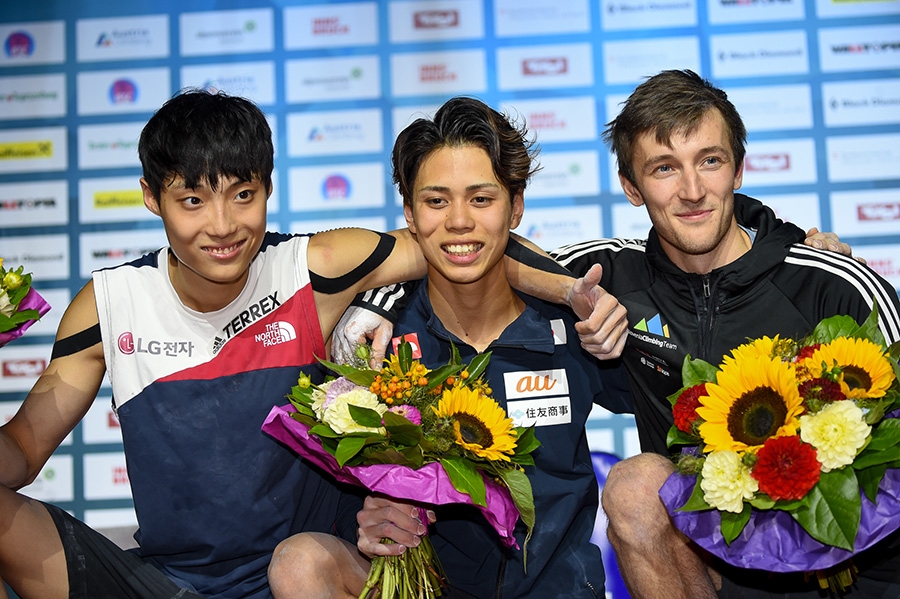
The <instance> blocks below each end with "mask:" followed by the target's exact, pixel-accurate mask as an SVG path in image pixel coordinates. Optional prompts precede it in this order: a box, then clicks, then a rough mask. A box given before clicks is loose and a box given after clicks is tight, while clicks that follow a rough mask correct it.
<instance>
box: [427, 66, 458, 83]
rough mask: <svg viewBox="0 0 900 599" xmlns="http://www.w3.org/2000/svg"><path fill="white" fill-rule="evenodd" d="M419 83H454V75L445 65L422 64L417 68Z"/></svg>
mask: <svg viewBox="0 0 900 599" xmlns="http://www.w3.org/2000/svg"><path fill="white" fill-rule="evenodd" d="M419 81H421V82H422V83H432V82H441V81H456V73H454V72H453V71H451V70H450V69H448V68H447V65H445V64H423V65H422V66H420V67H419Z"/></svg>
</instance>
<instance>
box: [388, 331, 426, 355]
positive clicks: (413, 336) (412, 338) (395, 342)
mask: <svg viewBox="0 0 900 599" xmlns="http://www.w3.org/2000/svg"><path fill="white" fill-rule="evenodd" d="M402 339H403V340H405V341H406V342H407V343H409V344H410V346H412V357H413V359H414V360H418V359H421V357H422V348H421V347H419V334H418V333H407V334H405V335H403V336H402ZM400 342H401V338H400V337H394V338H393V339H391V347H393V348H394V353H395V354H396V353H397V348H398V347H400Z"/></svg>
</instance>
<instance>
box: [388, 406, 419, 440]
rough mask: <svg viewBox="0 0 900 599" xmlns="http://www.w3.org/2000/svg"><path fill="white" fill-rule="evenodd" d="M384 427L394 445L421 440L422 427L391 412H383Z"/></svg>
mask: <svg viewBox="0 0 900 599" xmlns="http://www.w3.org/2000/svg"><path fill="white" fill-rule="evenodd" d="M383 418H384V428H385V430H386V431H387V433H388V437H390V439H391V443H392V444H394V445H403V446H409V445H418V444H419V442H421V441H422V427H420V426H418V425H416V424H413V423H412V422H410V421H409V420H407V419H406V418H404V417H403V416H401V415H399V414H394V413H393V412H385V413H384V417H383Z"/></svg>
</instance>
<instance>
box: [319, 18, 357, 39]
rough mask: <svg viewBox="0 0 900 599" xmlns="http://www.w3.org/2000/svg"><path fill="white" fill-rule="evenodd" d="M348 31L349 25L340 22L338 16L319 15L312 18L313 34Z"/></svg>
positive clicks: (339, 33)
mask: <svg viewBox="0 0 900 599" xmlns="http://www.w3.org/2000/svg"><path fill="white" fill-rule="evenodd" d="M349 31H350V26H349V25H346V24H344V23H341V20H340V19H339V18H338V17H320V18H317V19H313V22H312V33H313V35H343V34H346V33H348V32H349Z"/></svg>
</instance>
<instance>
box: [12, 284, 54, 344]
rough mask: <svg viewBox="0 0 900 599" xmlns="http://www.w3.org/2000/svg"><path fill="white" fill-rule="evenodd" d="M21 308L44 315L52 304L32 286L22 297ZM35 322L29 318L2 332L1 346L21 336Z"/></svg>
mask: <svg viewBox="0 0 900 599" xmlns="http://www.w3.org/2000/svg"><path fill="white" fill-rule="evenodd" d="M19 310H37V311H38V314H40V315H41V316H43V315H44V314H46V313H47V312H49V311H50V304H48V303H47V300H45V299H44V298H42V297H41V295H40V294H39V293H38V292H37V291H35V290H34V287H32V288H31V289H29V290H28V293H27V294H25V297H23V298H22V301H21V302H19ZM34 322H35V321H33V320H27V321H25V322H23V323H22V324H20V325H19V326H17V327H16V328H14V329H10V330H9V331H5V332H3V333H0V347H3V346H4V345H6V344H7V343H9V342H10V341H14V340H16V339H18V338H19V337H21V336H22V335H23V334H24V333H25V331H26V330H27V329H28V327H30V326H31V325H33V324H34Z"/></svg>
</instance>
